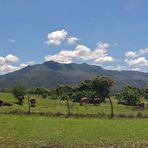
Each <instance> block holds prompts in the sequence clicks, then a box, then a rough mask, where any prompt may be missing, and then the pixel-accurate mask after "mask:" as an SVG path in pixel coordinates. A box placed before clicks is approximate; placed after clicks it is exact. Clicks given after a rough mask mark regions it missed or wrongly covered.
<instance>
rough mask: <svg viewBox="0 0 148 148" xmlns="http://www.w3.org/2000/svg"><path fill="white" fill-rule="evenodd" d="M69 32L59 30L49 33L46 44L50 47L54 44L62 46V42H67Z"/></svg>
mask: <svg viewBox="0 0 148 148" xmlns="http://www.w3.org/2000/svg"><path fill="white" fill-rule="evenodd" d="M67 34H68V33H67V31H65V30H64V29H62V30H57V31H53V32H50V33H48V36H47V39H48V40H47V41H46V43H47V44H48V45H50V44H53V45H60V44H61V42H62V41H64V40H65V38H66V37H67Z"/></svg>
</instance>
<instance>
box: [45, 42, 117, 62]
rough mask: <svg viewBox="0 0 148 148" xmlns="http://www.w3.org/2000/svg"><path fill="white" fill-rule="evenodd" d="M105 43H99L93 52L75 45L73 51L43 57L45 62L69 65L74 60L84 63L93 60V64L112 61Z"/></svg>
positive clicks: (83, 46) (82, 46)
mask: <svg viewBox="0 0 148 148" xmlns="http://www.w3.org/2000/svg"><path fill="white" fill-rule="evenodd" d="M107 48H109V45H108V44H107V43H103V42H99V43H97V47H96V49H95V50H91V49H90V48H88V47H86V46H85V45H77V46H76V48H75V49H74V50H63V51H61V52H59V53H58V54H55V55H48V56H45V61H50V60H53V61H56V62H60V63H71V62H72V61H73V60H74V59H81V60H84V61H87V60H93V61H94V62H98V63H104V62H112V61H114V59H113V57H111V56H109V55H108V51H107Z"/></svg>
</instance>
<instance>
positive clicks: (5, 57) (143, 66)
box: [0, 0, 148, 74]
mask: <svg viewBox="0 0 148 148" xmlns="http://www.w3.org/2000/svg"><path fill="white" fill-rule="evenodd" d="M50 60H52V61H56V62H60V63H66V64H68V63H72V62H74V63H88V64H92V65H98V66H101V67H103V68H105V69H111V70H119V71H121V70H135V71H142V72H148V0H0V74H5V73H9V72H12V71H15V70H18V69H21V68H23V67H26V66H27V65H34V64H39V63H43V62H45V61H50Z"/></svg>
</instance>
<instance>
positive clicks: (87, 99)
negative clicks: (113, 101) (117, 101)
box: [80, 97, 102, 105]
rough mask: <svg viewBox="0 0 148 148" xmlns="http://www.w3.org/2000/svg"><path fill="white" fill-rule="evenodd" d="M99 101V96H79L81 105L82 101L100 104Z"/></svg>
mask: <svg viewBox="0 0 148 148" xmlns="http://www.w3.org/2000/svg"><path fill="white" fill-rule="evenodd" d="M101 102H102V101H101V99H100V98H94V99H92V98H87V97H84V98H81V100H80V105H83V103H85V104H94V105H96V104H100V103H101Z"/></svg>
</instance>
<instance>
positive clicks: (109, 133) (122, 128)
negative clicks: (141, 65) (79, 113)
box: [0, 115, 148, 148]
mask: <svg viewBox="0 0 148 148" xmlns="http://www.w3.org/2000/svg"><path fill="white" fill-rule="evenodd" d="M147 133H148V120H146V119H140V120H139V119H114V120H109V119H95V118H91V119H87V118H82V119H80V118H79V119H74V118H51V117H44V116H35V115H34V116H33V115H31V116H27V115H22V116H20V115H0V147H1V148H16V147H21V148H26V147H63V148H66V147H68V148H73V147H82V148H83V147H86V148H89V147H92V148H93V147H94V148H98V147H113V148H114V147H126V148H128V147H131V148H132V147H136V148H141V147H143V148H145V147H148V134H147Z"/></svg>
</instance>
